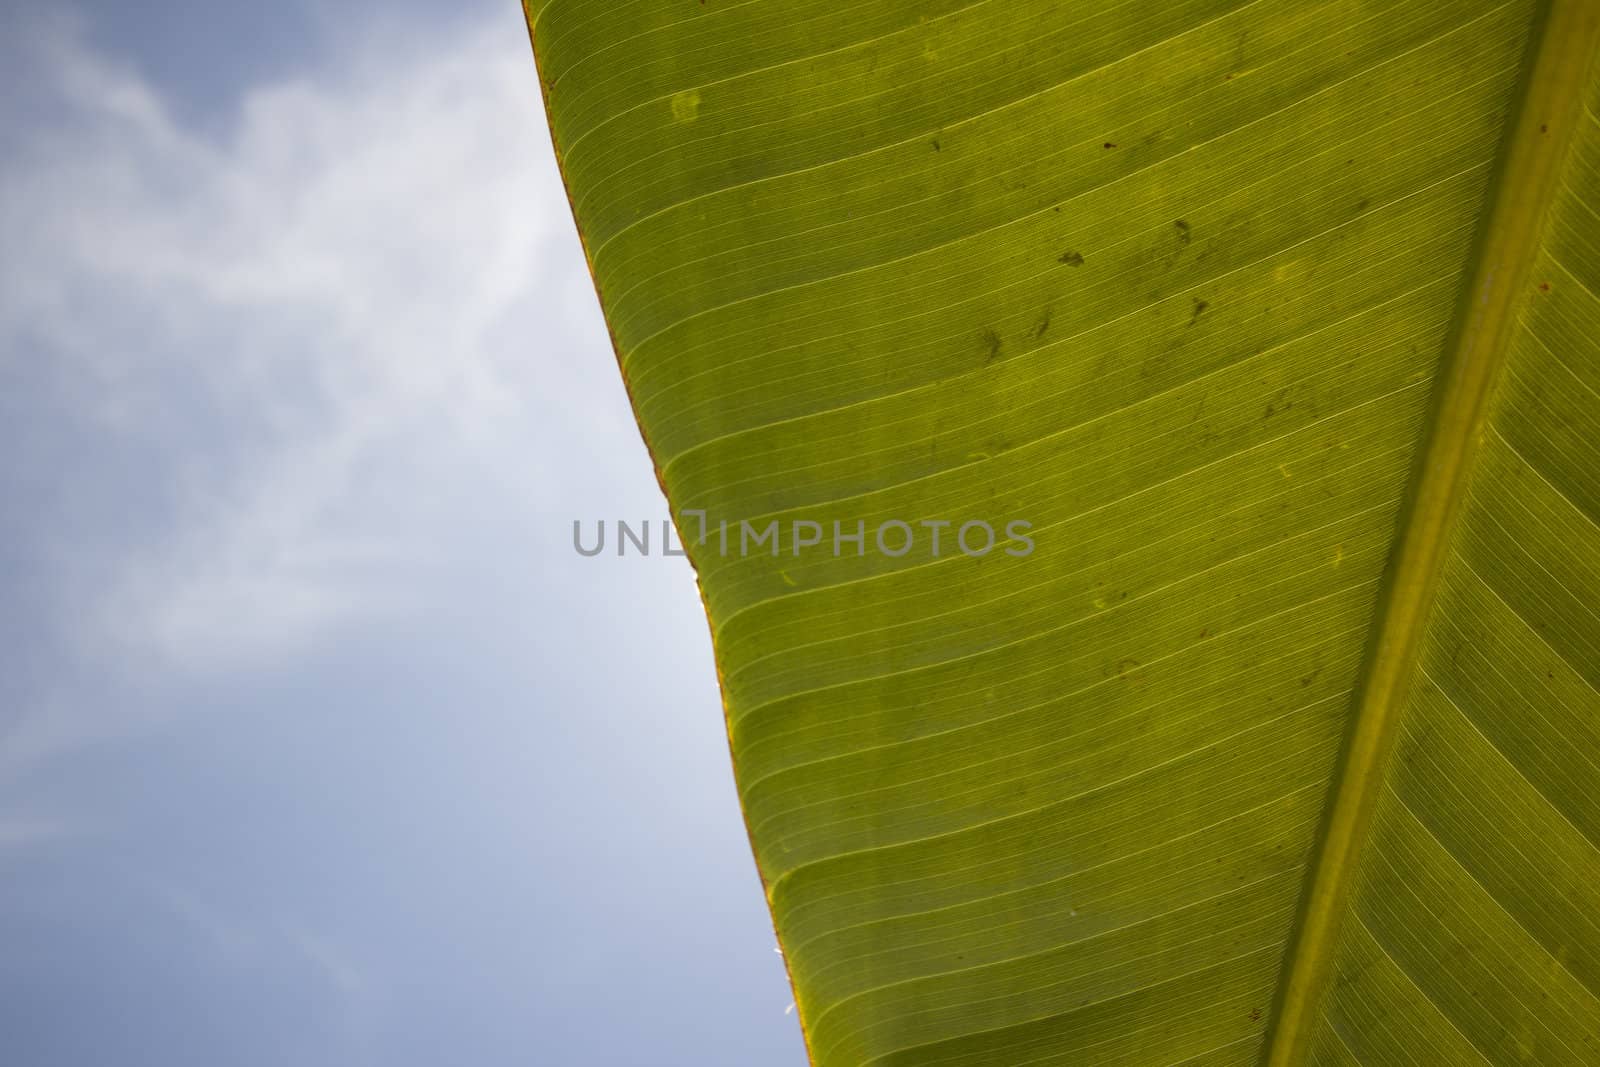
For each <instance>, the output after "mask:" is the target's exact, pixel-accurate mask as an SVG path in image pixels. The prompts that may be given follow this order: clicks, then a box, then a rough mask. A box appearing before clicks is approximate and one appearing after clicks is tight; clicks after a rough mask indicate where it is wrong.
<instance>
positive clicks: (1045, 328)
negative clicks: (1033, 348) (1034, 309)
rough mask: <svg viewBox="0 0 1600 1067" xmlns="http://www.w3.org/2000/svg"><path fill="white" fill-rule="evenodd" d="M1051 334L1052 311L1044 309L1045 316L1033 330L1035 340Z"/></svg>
mask: <svg viewBox="0 0 1600 1067" xmlns="http://www.w3.org/2000/svg"><path fill="white" fill-rule="evenodd" d="M1049 332H1050V309H1049V308H1045V309H1044V314H1043V315H1042V316H1041V317H1040V319H1039V325H1037V326H1035V327H1034V328H1033V336H1034V337H1035V338H1039V337H1043V336H1044V335H1045V334H1047V333H1049Z"/></svg>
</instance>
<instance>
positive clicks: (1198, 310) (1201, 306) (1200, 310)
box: [1189, 296, 1211, 326]
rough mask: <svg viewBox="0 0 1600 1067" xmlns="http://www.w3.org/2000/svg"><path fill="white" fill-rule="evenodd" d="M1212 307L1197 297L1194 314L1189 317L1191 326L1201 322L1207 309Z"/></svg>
mask: <svg viewBox="0 0 1600 1067" xmlns="http://www.w3.org/2000/svg"><path fill="white" fill-rule="evenodd" d="M1210 306H1211V305H1210V304H1208V303H1206V302H1205V301H1204V300H1201V299H1200V298H1199V297H1198V296H1197V297H1195V298H1194V313H1193V314H1191V315H1190V316H1189V325H1190V326H1193V325H1194V324H1195V323H1197V322H1199V321H1200V316H1201V315H1203V314H1205V310H1206V308H1208V307H1210Z"/></svg>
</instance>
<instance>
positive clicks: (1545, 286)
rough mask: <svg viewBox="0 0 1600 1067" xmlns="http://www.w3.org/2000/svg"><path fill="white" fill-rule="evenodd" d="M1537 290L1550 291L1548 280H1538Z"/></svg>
mask: <svg viewBox="0 0 1600 1067" xmlns="http://www.w3.org/2000/svg"><path fill="white" fill-rule="evenodd" d="M1539 291H1540V292H1541V293H1548V292H1549V291H1550V283H1549V282H1540V283H1539Z"/></svg>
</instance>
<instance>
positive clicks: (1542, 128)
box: [1539, 122, 1550, 133]
mask: <svg viewBox="0 0 1600 1067" xmlns="http://www.w3.org/2000/svg"><path fill="white" fill-rule="evenodd" d="M1539 132H1540V133H1549V132H1550V127H1549V126H1546V125H1545V124H1544V123H1542V122H1541V123H1539Z"/></svg>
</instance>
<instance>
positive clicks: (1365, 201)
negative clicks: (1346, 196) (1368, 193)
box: [1356, 196, 1372, 211]
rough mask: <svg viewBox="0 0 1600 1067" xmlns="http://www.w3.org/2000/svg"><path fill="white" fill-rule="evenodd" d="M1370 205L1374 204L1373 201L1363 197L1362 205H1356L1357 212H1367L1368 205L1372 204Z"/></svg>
mask: <svg viewBox="0 0 1600 1067" xmlns="http://www.w3.org/2000/svg"><path fill="white" fill-rule="evenodd" d="M1370 203H1372V201H1371V200H1368V199H1367V198H1366V197H1364V196H1363V197H1362V198H1361V201H1360V203H1358V204H1356V210H1357V211H1365V210H1367V205H1368V204H1370Z"/></svg>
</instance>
